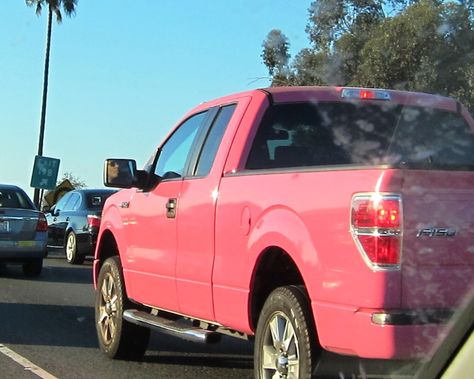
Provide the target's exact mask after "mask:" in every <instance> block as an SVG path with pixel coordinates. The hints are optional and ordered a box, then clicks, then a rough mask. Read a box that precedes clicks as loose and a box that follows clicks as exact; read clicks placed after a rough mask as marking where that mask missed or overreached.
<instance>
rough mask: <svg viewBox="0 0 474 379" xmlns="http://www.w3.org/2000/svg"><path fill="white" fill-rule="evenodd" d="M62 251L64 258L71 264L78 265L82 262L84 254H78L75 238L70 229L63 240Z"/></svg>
mask: <svg viewBox="0 0 474 379" xmlns="http://www.w3.org/2000/svg"><path fill="white" fill-rule="evenodd" d="M64 253H65V254H66V260H67V261H68V262H69V263H70V264H72V265H80V264H82V263H83V262H84V258H85V256H83V255H80V254H79V252H78V250H77V238H76V234H75V233H74V232H73V231H70V232H69V233H68V234H67V236H66V240H65V241H64Z"/></svg>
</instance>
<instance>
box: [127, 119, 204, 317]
mask: <svg viewBox="0 0 474 379" xmlns="http://www.w3.org/2000/svg"><path fill="white" fill-rule="evenodd" d="M208 117H209V115H208V111H204V112H200V113H197V114H195V115H193V116H191V117H189V118H187V119H186V120H185V121H184V122H183V123H182V124H181V125H180V126H179V127H178V128H177V129H176V130H175V131H174V132H173V134H172V135H171V136H170V137H169V138H168V139H167V141H166V142H165V143H164V144H163V145H162V146H161V148H160V154H159V157H158V160H157V162H156V163H155V165H154V166H153V167H152V170H153V172H154V174H155V175H156V176H157V177H159V178H160V181H159V183H158V185H156V186H155V187H154V188H153V189H151V190H150V191H140V190H137V192H136V193H135V194H134V195H133V197H132V198H131V200H130V204H129V205H128V206H129V208H130V215H131V217H130V224H129V225H128V227H129V228H130V243H129V246H128V250H127V266H128V270H127V275H128V276H129V278H130V279H131V281H130V282H132V283H133V288H131V289H130V290H131V293H129V295H130V297H132V298H133V299H135V300H137V301H139V302H142V303H145V304H149V305H152V306H156V307H159V308H163V309H167V310H170V311H178V300H177V293H176V281H175V269H176V248H177V222H178V219H179V217H178V212H177V209H178V204H179V202H180V200H179V197H180V193H181V187H182V185H183V177H184V176H185V171H186V167H187V165H188V161H189V157H190V156H191V152H192V151H193V149H195V146H196V139H197V138H198V137H199V135H200V134H201V133H200V130H201V129H202V128H203V126H204V125H205V124H206V122H207V119H208ZM132 277H133V278H132Z"/></svg>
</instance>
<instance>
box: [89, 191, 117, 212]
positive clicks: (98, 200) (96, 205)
mask: <svg viewBox="0 0 474 379" xmlns="http://www.w3.org/2000/svg"><path fill="white" fill-rule="evenodd" d="M113 193H115V192H110V193H88V194H87V195H86V204H87V208H88V209H94V210H101V209H102V208H104V203H105V200H107V198H108V197H109V196H110V195H112V194H113Z"/></svg>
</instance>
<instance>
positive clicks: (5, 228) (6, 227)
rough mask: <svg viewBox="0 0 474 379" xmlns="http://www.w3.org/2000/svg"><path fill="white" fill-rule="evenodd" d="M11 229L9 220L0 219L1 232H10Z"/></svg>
mask: <svg viewBox="0 0 474 379" xmlns="http://www.w3.org/2000/svg"><path fill="white" fill-rule="evenodd" d="M9 231H10V223H9V222H8V221H0V233H8V232H9Z"/></svg>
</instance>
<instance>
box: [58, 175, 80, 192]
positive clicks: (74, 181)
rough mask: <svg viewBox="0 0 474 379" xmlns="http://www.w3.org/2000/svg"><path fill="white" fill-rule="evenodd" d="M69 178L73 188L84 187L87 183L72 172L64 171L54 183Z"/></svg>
mask: <svg viewBox="0 0 474 379" xmlns="http://www.w3.org/2000/svg"><path fill="white" fill-rule="evenodd" d="M66 179H67V180H69V182H70V183H71V184H72V186H73V187H74V188H75V189H81V188H86V187H87V184H86V182H84V181H83V180H81V179H80V178H79V177H78V176H75V175H73V173H72V172H65V173H64V174H63V176H62V178H61V179H58V181H57V183H56V185H59V184H60V183H62V182H63V181H65V180H66Z"/></svg>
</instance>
